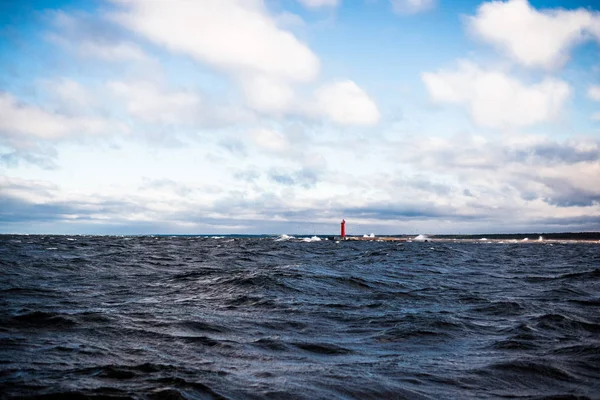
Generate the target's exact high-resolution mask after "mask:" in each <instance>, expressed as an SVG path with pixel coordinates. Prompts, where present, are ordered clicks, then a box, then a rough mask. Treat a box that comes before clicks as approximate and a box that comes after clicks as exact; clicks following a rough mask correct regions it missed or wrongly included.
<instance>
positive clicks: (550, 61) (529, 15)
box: [467, 0, 600, 69]
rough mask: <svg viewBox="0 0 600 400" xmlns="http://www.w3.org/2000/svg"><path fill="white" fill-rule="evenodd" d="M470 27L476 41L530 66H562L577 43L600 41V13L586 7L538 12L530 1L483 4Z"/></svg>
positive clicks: (547, 67) (468, 20) (473, 17)
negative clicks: (493, 47) (490, 45)
mask: <svg viewBox="0 0 600 400" xmlns="http://www.w3.org/2000/svg"><path fill="white" fill-rule="evenodd" d="M467 24H468V28H469V30H470V32H472V34H473V35H474V36H475V37H476V38H478V39H480V40H482V41H484V42H487V43H490V44H492V45H493V46H495V47H496V48H497V49H499V50H500V51H501V52H502V53H504V54H505V55H507V56H509V57H510V58H511V59H513V60H514V61H516V62H517V63H519V64H521V65H524V66H526V67H535V68H545V69H553V68H557V67H560V66H562V65H564V64H565V63H566V61H567V60H568V59H569V53H570V51H571V49H572V48H573V47H574V46H576V45H577V44H580V43H583V42H585V41H588V40H590V39H593V38H595V39H596V40H597V41H600V28H598V26H600V13H598V12H592V11H588V10H585V9H583V8H580V9H577V10H564V9H552V10H542V11H538V10H536V9H535V8H533V7H532V6H531V5H530V4H529V2H528V1H527V0H509V1H491V2H487V3H483V4H482V5H481V6H479V8H478V9H477V13H476V14H475V16H471V17H468V19H467Z"/></svg>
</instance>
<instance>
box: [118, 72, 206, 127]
mask: <svg viewBox="0 0 600 400" xmlns="http://www.w3.org/2000/svg"><path fill="white" fill-rule="evenodd" d="M108 87H109V89H110V90H111V91H112V92H113V93H114V94H115V95H116V96H117V97H119V98H121V99H123V101H124V102H125V106H126V108H127V111H128V112H129V114H130V115H131V116H133V117H135V118H138V119H140V120H142V121H144V122H147V123H153V122H160V123H166V124H178V125H180V124H183V125H185V124H187V123H190V122H192V121H193V120H194V119H195V117H196V115H197V114H198V113H199V111H200V109H201V107H202V101H201V99H200V97H199V96H198V95H197V94H196V93H193V92H186V91H180V92H167V91H164V90H161V88H159V87H158V86H156V85H154V84H152V83H149V82H144V81H138V82H122V81H113V82H109V83H108Z"/></svg>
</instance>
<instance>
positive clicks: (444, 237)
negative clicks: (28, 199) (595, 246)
mask: <svg viewBox="0 0 600 400" xmlns="http://www.w3.org/2000/svg"><path fill="white" fill-rule="evenodd" d="M6 236H131V237H139V236H154V237H207V238H218V237H228V238H253V237H255V238H261V237H277V236H281V234H222V233H221V234H169V233H154V234H151V233H147V234H87V233H72V234H63V233H35V234H27V233H0V237H6ZM290 236H292V237H296V238H305V237H312V236H318V237H320V238H329V237H336V238H339V234H290ZM347 237H348V238H354V239H359V238H360V239H366V238H364V237H363V235H351V234H350V235H347ZM416 237H417V235H416V234H396V235H375V236H374V237H372V238H369V239H371V240H385V239H386V238H387V239H388V240H391V239H402V240H413V241H414V240H415V238H416ZM540 237H542V242H555V241H559V242H560V241H578V242H595V241H600V232H561V233H489V234H486V233H482V234H468V235H464V234H439V235H434V234H425V235H422V236H421V239H420V240H417V241H423V239H425V240H428V241H432V242H434V241H435V242H448V241H461V242H462V241H464V242H468V241H490V242H501V241H515V240H516V241H521V242H539V238H540Z"/></svg>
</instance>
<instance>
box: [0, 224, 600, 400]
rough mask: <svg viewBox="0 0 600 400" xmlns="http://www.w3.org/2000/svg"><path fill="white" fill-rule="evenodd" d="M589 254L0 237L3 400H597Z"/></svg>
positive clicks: (594, 279) (569, 247) (594, 265)
mask: <svg viewBox="0 0 600 400" xmlns="http://www.w3.org/2000/svg"><path fill="white" fill-rule="evenodd" d="M599 294H600V246H598V245H597V244H585V243H580V244H552V245H550V244H537V243H536V244H524V243H517V244H508V243H507V244H499V243H393V242H389V243H378V242H342V243H335V242H333V241H321V242H312V243H305V242H298V241H276V240H274V238H268V237H264V238H231V237H224V238H209V237H206V238H205V237H151V236H146V237H101V236H95V237H94V236H90V237H86V236H10V235H5V236H0V309H1V313H0V344H1V345H0V393H1V396H2V398H23V397H29V398H38V399H52V398H57V399H58V398H61V399H62V398H66V399H69V398H71V399H95V398H97V399H101V398H102V399H105V398H111V399H122V398H123V399H125V398H135V399H154V398H172V399H262V398H269V399H384V398H385V399H439V398H456V399H464V398H477V399H496V398H511V399H515V398H517V399H519V398H525V399H531V398H535V399H539V398H548V399H571V398H572V399H575V398H600V312H599V311H600V295H599Z"/></svg>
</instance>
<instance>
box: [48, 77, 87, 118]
mask: <svg viewBox="0 0 600 400" xmlns="http://www.w3.org/2000/svg"><path fill="white" fill-rule="evenodd" d="M43 86H44V87H45V89H46V90H47V92H49V94H50V95H51V96H52V97H53V98H55V103H56V104H59V105H61V106H63V107H62V108H65V109H67V111H72V110H82V109H85V108H87V107H89V106H91V105H92V104H93V103H94V102H95V100H94V96H93V95H92V94H91V93H90V92H89V90H88V89H86V88H85V87H83V86H82V85H81V84H80V83H79V82H77V81H74V80H73V79H70V78H61V79H57V80H49V81H45V82H44V83H43Z"/></svg>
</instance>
